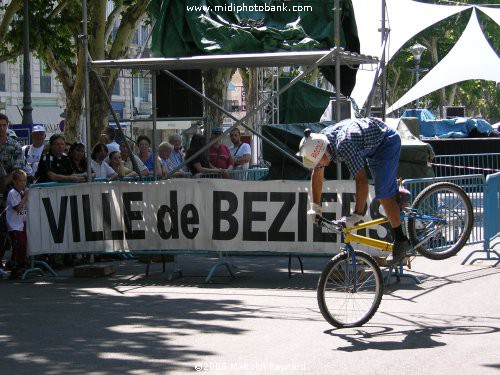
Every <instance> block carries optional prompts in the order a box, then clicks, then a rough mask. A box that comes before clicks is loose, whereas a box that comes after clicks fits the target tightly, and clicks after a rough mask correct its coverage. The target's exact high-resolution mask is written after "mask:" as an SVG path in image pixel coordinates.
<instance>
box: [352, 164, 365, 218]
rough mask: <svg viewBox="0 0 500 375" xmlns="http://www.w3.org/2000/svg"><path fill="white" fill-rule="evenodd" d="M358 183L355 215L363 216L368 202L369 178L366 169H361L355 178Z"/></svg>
mask: <svg viewBox="0 0 500 375" xmlns="http://www.w3.org/2000/svg"><path fill="white" fill-rule="evenodd" d="M354 181H355V182H356V206H355V208H354V212H355V213H359V214H362V213H363V212H364V211H365V206H366V200H367V199H368V177H367V176H366V172H365V169H364V168H361V169H360V170H359V171H358V173H356V175H355V176H354Z"/></svg>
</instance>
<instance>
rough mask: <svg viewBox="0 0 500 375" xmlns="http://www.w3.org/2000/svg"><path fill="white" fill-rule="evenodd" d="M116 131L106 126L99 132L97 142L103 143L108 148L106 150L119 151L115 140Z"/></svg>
mask: <svg viewBox="0 0 500 375" xmlns="http://www.w3.org/2000/svg"><path fill="white" fill-rule="evenodd" d="M115 137H116V131H115V129H113V128H112V127H111V126H107V127H105V128H104V129H103V131H102V132H101V136H100V137H99V142H101V143H104V144H105V145H106V147H107V148H108V152H110V153H111V152H113V151H120V145H119V144H118V143H116V142H115Z"/></svg>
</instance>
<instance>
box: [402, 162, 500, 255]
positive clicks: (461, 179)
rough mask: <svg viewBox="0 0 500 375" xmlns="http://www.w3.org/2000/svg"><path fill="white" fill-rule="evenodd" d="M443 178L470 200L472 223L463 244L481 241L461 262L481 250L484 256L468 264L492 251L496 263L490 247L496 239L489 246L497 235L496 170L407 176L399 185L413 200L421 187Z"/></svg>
mask: <svg viewBox="0 0 500 375" xmlns="http://www.w3.org/2000/svg"><path fill="white" fill-rule="evenodd" d="M443 181H447V182H451V183H454V184H456V185H458V186H460V187H461V188H462V189H464V191H465V192H466V193H467V195H468V196H469V198H470V199H471V201H472V207H473V212H474V224H473V225H474V226H473V229H472V232H471V236H470V237H469V240H468V241H467V244H477V243H483V249H482V250H477V251H473V252H471V253H470V254H469V255H468V256H467V257H466V258H465V259H464V261H463V262H462V264H465V263H466V262H467V261H468V260H469V258H470V257H471V256H472V255H473V254H475V253H477V252H485V253H486V258H477V259H475V260H473V261H472V262H471V263H473V262H475V261H477V260H480V259H483V260H491V259H495V258H492V257H491V254H492V253H493V254H495V255H496V259H498V262H500V255H499V253H498V252H496V251H495V250H494V249H493V248H494V247H495V246H496V245H498V244H499V243H500V242H497V243H495V244H493V245H492V243H493V242H494V241H497V240H498V239H499V238H500V172H498V173H495V174H491V175H488V176H487V177H486V178H485V177H484V176H483V175H482V174H475V175H463V176H448V177H434V178H419V179H408V180H404V181H403V186H404V187H405V188H406V189H408V190H409V191H410V193H411V198H412V201H413V200H414V199H415V198H416V196H417V195H418V194H419V193H420V192H421V191H422V190H423V189H424V188H425V187H427V186H429V185H431V184H433V183H436V182H443ZM498 262H497V264H498Z"/></svg>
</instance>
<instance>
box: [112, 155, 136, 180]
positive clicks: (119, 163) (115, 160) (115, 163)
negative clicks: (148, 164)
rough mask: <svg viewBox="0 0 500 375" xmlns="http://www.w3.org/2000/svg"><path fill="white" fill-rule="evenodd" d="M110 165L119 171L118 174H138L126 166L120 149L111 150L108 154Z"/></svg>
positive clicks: (131, 175)
mask: <svg viewBox="0 0 500 375" xmlns="http://www.w3.org/2000/svg"><path fill="white" fill-rule="evenodd" d="M108 159H109V166H110V167H111V168H113V170H114V171H115V172H116V173H118V176H124V177H134V176H137V172H135V171H133V170H132V169H129V168H127V167H125V163H124V162H123V160H122V156H121V155H120V151H111V152H110V154H109V155H108Z"/></svg>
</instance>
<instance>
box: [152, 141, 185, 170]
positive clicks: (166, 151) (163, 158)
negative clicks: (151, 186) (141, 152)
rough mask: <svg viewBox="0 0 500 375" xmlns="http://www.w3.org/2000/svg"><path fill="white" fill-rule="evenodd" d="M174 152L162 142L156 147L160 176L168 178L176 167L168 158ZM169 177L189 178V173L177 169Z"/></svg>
mask: <svg viewBox="0 0 500 375" xmlns="http://www.w3.org/2000/svg"><path fill="white" fill-rule="evenodd" d="M173 152H174V146H173V145H171V144H170V143H168V142H162V143H160V145H159V146H158V160H159V161H160V168H161V175H162V176H168V175H169V174H170V173H171V172H172V171H173V170H174V169H175V167H176V166H177V165H175V164H174V162H173V160H172V159H171V158H170V156H172V153H173ZM169 177H190V175H189V173H186V172H184V171H183V170H182V169H179V170H178V171H176V172H175V173H173V174H172V175H170V176H169Z"/></svg>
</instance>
